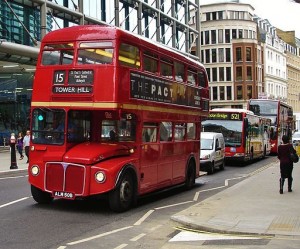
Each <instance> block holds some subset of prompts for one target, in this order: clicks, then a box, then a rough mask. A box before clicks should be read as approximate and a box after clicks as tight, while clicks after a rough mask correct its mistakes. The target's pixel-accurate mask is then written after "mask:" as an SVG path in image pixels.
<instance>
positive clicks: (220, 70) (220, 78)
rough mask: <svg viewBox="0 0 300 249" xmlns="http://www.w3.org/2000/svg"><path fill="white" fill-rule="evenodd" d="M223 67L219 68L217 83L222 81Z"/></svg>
mask: <svg viewBox="0 0 300 249" xmlns="http://www.w3.org/2000/svg"><path fill="white" fill-rule="evenodd" d="M224 79H225V78H224V67H219V81H224Z"/></svg>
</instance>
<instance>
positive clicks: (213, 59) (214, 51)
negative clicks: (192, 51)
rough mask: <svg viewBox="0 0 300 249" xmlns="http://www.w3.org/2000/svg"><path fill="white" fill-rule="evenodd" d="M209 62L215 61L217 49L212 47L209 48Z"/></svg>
mask: <svg viewBox="0 0 300 249" xmlns="http://www.w3.org/2000/svg"><path fill="white" fill-rule="evenodd" d="M211 62H212V63H214V62H217V49H215V48H214V49H212V50H211Z"/></svg>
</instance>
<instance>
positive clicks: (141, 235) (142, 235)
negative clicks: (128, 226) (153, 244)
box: [130, 233, 146, 241]
mask: <svg viewBox="0 0 300 249" xmlns="http://www.w3.org/2000/svg"><path fill="white" fill-rule="evenodd" d="M145 235H146V234H145V233H141V234H139V235H138V236H135V237H134V238H132V239H130V241H138V240H139V239H141V238H143V237H144V236H145Z"/></svg>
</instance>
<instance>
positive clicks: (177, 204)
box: [154, 201, 194, 210]
mask: <svg viewBox="0 0 300 249" xmlns="http://www.w3.org/2000/svg"><path fill="white" fill-rule="evenodd" d="M191 202H194V201H185V202H179V203H175V204H171V205H167V206H163V207H158V208H154V209H155V210H160V209H164V208H169V207H175V206H179V205H183V204H187V203H191Z"/></svg>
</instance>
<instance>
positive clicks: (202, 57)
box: [201, 50, 204, 63]
mask: <svg viewBox="0 0 300 249" xmlns="http://www.w3.org/2000/svg"><path fill="white" fill-rule="evenodd" d="M201 63H204V51H203V50H201Z"/></svg>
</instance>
